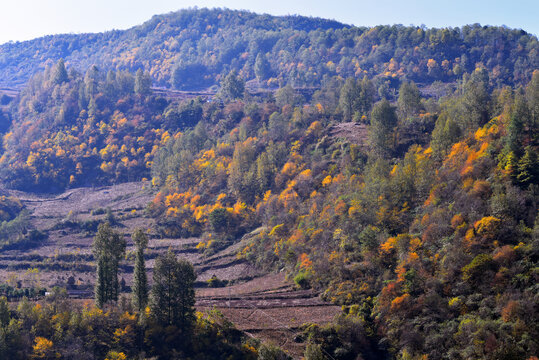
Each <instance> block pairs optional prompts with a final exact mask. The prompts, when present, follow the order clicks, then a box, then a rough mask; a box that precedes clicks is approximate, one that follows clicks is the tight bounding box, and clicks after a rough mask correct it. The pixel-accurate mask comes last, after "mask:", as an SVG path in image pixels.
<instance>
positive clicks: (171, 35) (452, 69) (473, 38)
mask: <svg viewBox="0 0 539 360" xmlns="http://www.w3.org/2000/svg"><path fill="white" fill-rule="evenodd" d="M61 58H64V59H65V60H66V63H68V64H69V66H70V67H72V68H74V69H77V70H78V71H81V72H83V71H86V69H88V68H90V67H91V66H92V65H94V64H95V65H97V66H98V67H99V68H101V69H106V70H116V71H126V70H127V71H130V72H136V71H137V70H138V69H140V68H142V69H143V70H145V71H148V72H149V73H150V75H151V76H152V79H153V81H154V84H155V85H157V86H165V87H169V86H172V87H176V88H179V89H193V88H205V87H208V86H211V85H218V84H219V81H220V80H221V79H222V78H223V77H224V76H226V74H227V73H228V72H230V71H231V70H236V71H237V72H238V73H240V75H241V76H242V77H243V78H244V79H246V80H251V79H254V78H255V77H256V78H257V79H258V81H259V82H260V84H261V85H264V86H269V87H278V86H281V87H282V86H284V85H285V84H290V85H293V86H296V87H297V86H299V87H304V86H319V85H320V84H321V83H323V82H324V81H325V80H327V79H328V78H331V77H333V76H340V77H342V78H347V77H351V76H355V77H358V78H361V77H363V76H364V75H367V76H369V77H370V78H375V77H376V78H377V82H379V83H380V84H388V86H390V87H391V86H394V85H395V82H398V80H401V79H403V78H407V79H410V80H413V81H415V82H421V83H432V82H433V81H436V80H439V81H444V82H446V81H454V80H458V79H460V77H461V76H462V74H463V73H465V72H468V73H471V72H472V71H473V70H474V69H475V67H476V64H477V63H481V64H482V66H483V67H484V68H486V69H487V70H488V72H489V76H490V78H491V81H492V83H493V84H509V85H511V84H513V83H516V84H521V85H523V84H525V83H527V82H528V81H529V79H530V77H531V72H532V71H533V69H537V68H538V67H539V43H538V42H537V38H536V37H534V36H531V35H529V34H527V33H526V32H524V31H522V30H512V29H508V28H499V27H487V26H485V27H483V26H480V25H478V24H475V25H469V26H464V27H462V28H446V29H427V28H424V27H410V26H409V27H406V26H402V25H394V26H377V27H374V28H366V27H354V26H349V25H345V24H341V23H338V22H336V21H331V20H324V19H319V18H306V17H301V16H284V17H275V16H270V15H257V14H254V13H251V12H246V11H231V10H221V9H212V10H209V9H189V10H181V11H179V12H175V13H169V14H166V15H160V16H154V17H153V18H152V19H151V20H149V21H148V22H146V23H144V24H142V25H140V26H136V27H134V28H131V29H129V30H125V31H119V30H115V31H109V32H105V33H99V34H79V35H54V36H46V37H43V38H39V39H35V40H32V41H25V42H16V43H7V44H3V45H1V46H0V79H1V80H0V83H1V84H2V85H4V86H15V85H16V86H21V85H23V84H24V83H25V82H26V81H27V80H28V79H29V78H30V77H31V76H32V75H33V74H34V73H36V72H38V71H40V70H44V67H45V66H46V64H47V61H52V63H51V64H54V63H56V62H57V61H58V60H59V59H61Z"/></svg>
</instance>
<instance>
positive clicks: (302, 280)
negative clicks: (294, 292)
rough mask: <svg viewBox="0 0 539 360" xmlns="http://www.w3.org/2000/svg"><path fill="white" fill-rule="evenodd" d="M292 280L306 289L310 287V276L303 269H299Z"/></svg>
mask: <svg viewBox="0 0 539 360" xmlns="http://www.w3.org/2000/svg"><path fill="white" fill-rule="evenodd" d="M294 282H295V283H296V285H297V286H299V287H300V288H302V289H308V288H310V287H311V277H310V275H309V274H307V273H306V272H305V271H301V272H300V273H299V274H297V275H296V276H295V277H294Z"/></svg>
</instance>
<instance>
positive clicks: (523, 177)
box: [516, 146, 539, 188]
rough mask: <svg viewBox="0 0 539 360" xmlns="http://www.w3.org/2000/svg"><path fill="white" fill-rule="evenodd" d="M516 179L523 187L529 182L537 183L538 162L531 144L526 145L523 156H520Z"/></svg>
mask: <svg viewBox="0 0 539 360" xmlns="http://www.w3.org/2000/svg"><path fill="white" fill-rule="evenodd" d="M516 179H517V181H518V183H519V184H520V185H521V186H522V187H524V188H525V187H527V186H528V185H529V184H537V182H538V180H539V162H538V161H537V153H536V152H535V151H534V149H533V148H532V147H531V146H527V147H526V149H525V153H524V156H522V158H521V159H520V161H519V162H518V173H517V177H516Z"/></svg>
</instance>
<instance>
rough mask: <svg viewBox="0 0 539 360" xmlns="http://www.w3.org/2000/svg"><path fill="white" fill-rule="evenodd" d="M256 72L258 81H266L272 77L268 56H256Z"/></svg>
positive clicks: (260, 54) (261, 54)
mask: <svg viewBox="0 0 539 360" xmlns="http://www.w3.org/2000/svg"><path fill="white" fill-rule="evenodd" d="M254 70H255V75H256V77H257V79H258V81H262V80H266V79H267V78H269V77H270V76H271V66H270V63H269V61H268V58H267V57H266V54H263V53H258V55H256V60H255V68H254Z"/></svg>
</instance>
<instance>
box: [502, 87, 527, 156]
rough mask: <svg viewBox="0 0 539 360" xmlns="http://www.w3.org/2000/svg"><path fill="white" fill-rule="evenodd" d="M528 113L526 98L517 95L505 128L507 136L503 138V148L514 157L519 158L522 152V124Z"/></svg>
mask: <svg viewBox="0 0 539 360" xmlns="http://www.w3.org/2000/svg"><path fill="white" fill-rule="evenodd" d="M529 117H530V112H529V109H528V104H527V102H526V98H525V97H524V96H523V95H522V94H519V93H517V94H516V96H515V103H514V105H513V109H512V111H511V119H510V120H509V125H508V126H507V136H506V138H505V147H506V148H507V150H508V151H512V152H513V153H514V154H515V155H516V156H521V155H522V153H523V151H524V146H523V138H524V123H525V122H526V121H527V120H528V119H529Z"/></svg>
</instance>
